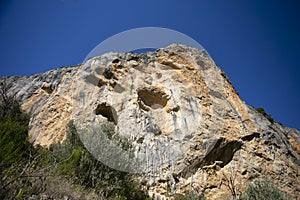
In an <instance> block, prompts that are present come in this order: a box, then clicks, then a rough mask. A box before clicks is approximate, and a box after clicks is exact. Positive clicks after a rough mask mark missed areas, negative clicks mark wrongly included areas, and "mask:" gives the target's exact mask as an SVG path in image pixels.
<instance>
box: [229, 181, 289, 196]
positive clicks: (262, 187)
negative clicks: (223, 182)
mask: <svg viewBox="0 0 300 200" xmlns="http://www.w3.org/2000/svg"><path fill="white" fill-rule="evenodd" d="M233 199H234V200H260V199H264V200H275V199H276V200H288V199H289V198H288V196H287V195H285V194H284V193H283V192H281V191H280V190H279V189H278V188H277V187H275V186H274V185H272V184H271V183H270V182H269V181H266V180H255V181H254V182H253V183H251V184H249V185H248V187H247V189H246V191H245V192H244V193H242V194H241V195H240V196H238V197H235V198H233Z"/></svg>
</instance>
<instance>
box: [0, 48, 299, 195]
mask: <svg viewBox="0 0 300 200" xmlns="http://www.w3.org/2000/svg"><path fill="white" fill-rule="evenodd" d="M3 80H4V79H2V80H1V81H3ZM5 80H6V81H8V82H10V83H12V87H11V89H10V92H11V93H13V94H16V97H17V98H19V99H20V100H21V101H22V103H23V108H24V109H25V110H26V111H28V112H30V113H31V115H32V118H31V121H30V136H31V139H32V140H33V141H34V142H35V144H40V145H43V146H49V145H50V144H51V143H54V142H59V141H62V140H63V139H64V138H65V131H66V125H67V123H68V122H69V120H71V119H73V120H74V122H75V124H76V125H77V127H79V128H80V127H86V126H92V125H97V124H101V123H104V122H107V121H110V122H113V123H114V124H115V125H116V130H118V131H119V133H120V134H122V135H124V136H127V137H128V138H130V140H131V141H132V142H133V144H134V146H135V155H140V156H144V157H145V166H146V169H145V171H144V173H141V174H140V175H139V179H140V180H141V181H142V183H143V184H144V187H145V189H146V190H147V191H148V192H149V194H151V195H153V196H156V197H157V198H160V199H163V198H168V197H170V196H172V195H174V194H176V193H179V194H181V193H185V192H186V191H194V192H197V193H199V194H201V193H204V194H205V196H206V198H207V199H224V197H226V196H230V195H231V191H230V189H229V187H228V180H229V179H230V178H231V179H234V187H235V189H236V192H237V193H240V192H242V191H244V190H245V187H246V185H247V183H248V182H251V181H252V180H254V179H255V178H266V179H269V180H270V181H272V182H273V183H274V184H275V185H276V186H277V187H279V188H280V189H281V190H283V191H284V192H287V193H288V194H289V195H291V196H292V197H293V198H295V199H296V198H298V197H299V196H300V178H299V175H300V136H299V135H300V133H299V131H297V130H295V129H291V128H287V127H284V126H282V125H280V124H278V123H273V122H270V121H269V120H268V119H267V118H266V117H265V116H263V115H262V114H260V113H259V112H257V111H256V110H255V109H254V108H252V107H250V106H247V105H246V104H245V103H244V102H243V101H242V100H241V99H240V98H239V96H238V94H237V93H236V91H235V90H234V88H233V86H232V85H231V83H230V82H229V80H228V78H227V77H226V75H225V73H224V72H223V71H222V70H221V69H220V68H218V67H217V66H216V64H215V63H214V62H213V60H212V59H211V58H210V57H209V56H208V54H207V53H206V52H205V51H204V50H201V51H200V50H197V49H193V48H190V47H187V46H184V45H170V46H168V47H166V48H162V49H158V50H157V51H156V52H151V53H146V54H140V55H137V54H133V53H108V54H104V55H102V56H99V57H95V58H92V59H89V60H88V61H86V62H85V63H83V64H81V65H78V66H75V67H66V68H59V69H55V70H51V71H49V72H46V73H43V74H38V75H32V76H28V77H8V78H6V79H5Z"/></svg>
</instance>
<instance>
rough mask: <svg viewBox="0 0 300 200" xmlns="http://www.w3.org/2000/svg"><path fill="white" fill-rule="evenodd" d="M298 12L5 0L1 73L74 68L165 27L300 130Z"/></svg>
mask: <svg viewBox="0 0 300 200" xmlns="http://www.w3.org/2000/svg"><path fill="white" fill-rule="evenodd" d="M299 11H300V6H299V4H298V3H297V1H292V0H287V1H276V0H269V1H267V0H248V1H246V0H235V1H233V0H228V1H221V0H216V1H214V0H209V1H208V0H194V1H193V0H186V1H183V0H182V1H175V0H172V1H171V0H160V1H158V0H151V1H141V0H139V1H137V0H120V1H114V0H109V1H102V0H1V1H0V58H1V59H0V76H4V75H30V74H34V73H40V72H44V71H47V70H50V69H54V68H57V67H61V66H69V65H75V64H78V63H81V62H82V61H83V60H84V59H85V56H86V55H87V54H88V53H89V52H90V51H91V50H92V49H93V48H94V47H95V46H96V45H97V44H99V43H100V42H102V41H103V40H105V39H107V38H108V37H110V36H112V35H114V34H117V33H119V32H122V31H125V30H128V29H132V28H138V27H146V26H153V27H164V28H169V29H173V30H177V31H179V32H182V33H184V34H187V35H188V36H190V37H192V38H193V39H195V40H196V41H198V42H199V43H200V44H201V45H202V46H203V47H204V48H205V49H206V50H207V51H208V52H209V54H210V55H211V56H212V58H213V59H214V61H215V62H216V63H217V64H218V65H219V66H220V67H221V68H222V69H223V70H224V71H225V73H226V74H227V75H228V76H229V78H230V80H231V82H232V83H233V85H234V87H235V88H236V90H237V91H238V92H239V94H240V97H241V98H242V99H243V100H244V101H246V103H247V104H249V105H252V106H255V107H264V108H265V110H266V111H267V112H268V113H270V114H271V115H272V116H273V117H274V119H275V120H276V121H278V122H281V123H283V124H285V125H287V126H290V127H295V128H297V129H300V123H299V122H300V120H299V119H300V117H299V114H300V105H299V100H300V79H299V77H300V65H299V60H300V12H299Z"/></svg>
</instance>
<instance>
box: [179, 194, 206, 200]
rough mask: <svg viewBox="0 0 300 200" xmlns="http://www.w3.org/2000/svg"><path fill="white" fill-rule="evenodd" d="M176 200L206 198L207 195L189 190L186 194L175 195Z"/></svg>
mask: <svg viewBox="0 0 300 200" xmlns="http://www.w3.org/2000/svg"><path fill="white" fill-rule="evenodd" d="M174 200H205V197H204V195H199V194H196V193H194V192H187V193H185V194H180V195H179V194H177V195H175V196H174Z"/></svg>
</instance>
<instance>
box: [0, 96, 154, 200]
mask: <svg viewBox="0 0 300 200" xmlns="http://www.w3.org/2000/svg"><path fill="white" fill-rule="evenodd" d="M4 97H5V100H4V98H3V95H2V98H1V102H0V146H1V148H0V199H28V198H30V197H34V198H37V199H41V198H50V199H53V198H54V199H62V198H64V197H66V196H68V198H71V199H122V200H123V199H124V200H125V199H137V200H138V199H147V198H148V196H147V195H146V194H145V193H144V192H143V191H142V190H141V184H140V183H139V182H137V181H135V179H134V177H133V176H132V175H131V174H128V173H125V172H121V171H117V170H114V169H111V168H109V167H107V166H105V165H104V164H102V163H101V162H99V161H98V160H96V159H95V158H94V157H93V156H92V155H91V154H90V153H89V152H88V151H87V150H86V148H85V146H84V145H83V144H82V142H81V140H80V138H79V136H78V134H77V131H76V128H75V126H74V124H73V123H72V121H71V122H70V123H69V124H68V127H67V128H68V129H67V138H66V140H65V141H63V142H62V143H57V144H53V145H51V146H50V148H49V149H45V148H42V147H40V146H35V147H33V146H32V144H31V143H30V142H29V141H28V123H29V116H28V115H27V114H25V113H23V112H22V110H21V107H20V104H19V102H18V101H16V100H15V99H14V98H13V97H8V96H6V93H5V96H4ZM101 128H102V129H103V132H104V133H105V134H107V136H108V137H111V138H110V139H116V142H117V144H120V145H121V147H122V148H125V149H128V148H131V146H130V144H129V143H128V141H126V140H124V138H122V137H117V134H116V133H114V125H113V124H110V123H108V124H104V125H103V126H101Z"/></svg>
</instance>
